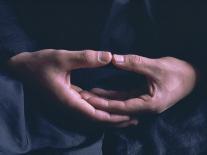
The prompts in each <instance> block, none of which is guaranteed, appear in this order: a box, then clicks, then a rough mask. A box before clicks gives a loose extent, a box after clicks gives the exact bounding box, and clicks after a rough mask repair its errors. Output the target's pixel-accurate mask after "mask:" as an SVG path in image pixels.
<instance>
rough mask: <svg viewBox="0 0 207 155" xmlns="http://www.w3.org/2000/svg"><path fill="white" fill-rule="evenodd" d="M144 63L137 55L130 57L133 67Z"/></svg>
mask: <svg viewBox="0 0 207 155" xmlns="http://www.w3.org/2000/svg"><path fill="white" fill-rule="evenodd" d="M141 63H142V58H141V57H140V56H137V55H131V56H130V57H129V64H130V65H132V66H136V65H138V64H141Z"/></svg>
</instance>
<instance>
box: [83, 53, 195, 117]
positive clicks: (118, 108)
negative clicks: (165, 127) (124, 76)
mask: <svg viewBox="0 0 207 155" xmlns="http://www.w3.org/2000/svg"><path fill="white" fill-rule="evenodd" d="M112 63H113V64H114V65H115V66H116V67H118V68H120V69H124V70H127V71H132V72H135V73H137V74H142V75H144V76H146V77H147V79H148V93H146V94H142V95H139V94H137V95H136V93H135V92H136V91H134V92H132V93H133V94H132V93H131V92H130V91H127V92H117V91H113V90H104V89H100V88H95V89H92V90H91V92H86V91H85V92H82V96H83V98H85V99H86V100H87V101H88V102H89V103H90V104H91V105H93V106H94V107H96V108H98V109H102V110H105V111H108V112H111V113H116V114H127V115H135V114H142V113H162V112H163V111H165V110H167V109H168V108H170V107H172V106H173V105H175V104H176V103H177V102H178V101H180V100H181V99H183V98H184V97H185V96H187V95H188V94H189V93H190V92H191V91H192V90H193V88H194V86H195V85H196V79H197V74H196V71H195V69H194V68H193V67H192V66H191V65H190V64H188V63H187V62H185V61H182V60H179V59H176V58H173V57H163V58H159V59H150V58H146V57H142V56H138V55H113V59H112ZM94 94H96V95H94ZM123 96H125V97H124V98H127V96H128V99H122V97H123ZM132 96H133V97H132Z"/></svg>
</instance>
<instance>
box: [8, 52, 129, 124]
mask: <svg viewBox="0 0 207 155" xmlns="http://www.w3.org/2000/svg"><path fill="white" fill-rule="evenodd" d="M111 59H112V55H111V53H109V52H97V51H92V50H84V51H66V50H54V49H46V50H41V51H37V52H24V53H21V54H18V55H16V56H14V57H12V58H11V59H10V60H9V66H10V67H11V69H12V70H14V71H15V73H17V74H21V76H24V77H26V76H28V75H29V77H32V79H31V81H32V80H33V79H35V80H36V81H38V82H39V83H40V84H41V85H42V86H44V87H45V88H47V90H48V91H49V92H50V93H51V94H52V95H53V96H55V97H56V98H57V99H58V100H59V101H60V102H61V103H64V104H66V105H67V106H68V107H69V108H70V109H72V110H74V111H75V112H78V113H80V114H83V115H84V116H86V117H88V118H90V119H92V120H95V121H98V122H105V123H114V124H115V125H118V126H119V125H121V124H123V123H124V124H130V122H131V123H133V120H130V117H129V116H128V115H119V114H111V113H109V112H106V111H103V110H99V109H96V108H94V107H93V106H92V105H91V104H89V103H88V102H87V101H86V100H84V99H83V98H82V96H81V95H80V93H81V92H82V91H83V90H82V89H81V88H79V87H77V86H74V85H72V84H71V82H70V76H71V71H72V70H75V69H79V68H93V67H100V66H104V65H107V64H108V63H110V62H111ZM97 104H98V103H97ZM119 123H121V124H119ZM121 126H123V125H121Z"/></svg>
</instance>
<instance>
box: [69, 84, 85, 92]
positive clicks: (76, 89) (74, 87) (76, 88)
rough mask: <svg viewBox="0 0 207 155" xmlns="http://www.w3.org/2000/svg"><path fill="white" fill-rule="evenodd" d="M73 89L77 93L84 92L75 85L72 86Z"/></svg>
mask: <svg viewBox="0 0 207 155" xmlns="http://www.w3.org/2000/svg"><path fill="white" fill-rule="evenodd" d="M71 88H72V89H74V90H75V91H77V92H81V91H83V89H82V88H80V87H78V86H75V85H71Z"/></svg>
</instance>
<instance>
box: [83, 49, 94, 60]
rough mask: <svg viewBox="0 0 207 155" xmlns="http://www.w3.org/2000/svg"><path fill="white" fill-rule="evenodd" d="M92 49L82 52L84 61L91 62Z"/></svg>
mask: <svg viewBox="0 0 207 155" xmlns="http://www.w3.org/2000/svg"><path fill="white" fill-rule="evenodd" d="M92 54H93V53H92V51H90V50H84V51H83V53H82V58H83V61H84V62H90V59H91V56H92Z"/></svg>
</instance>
